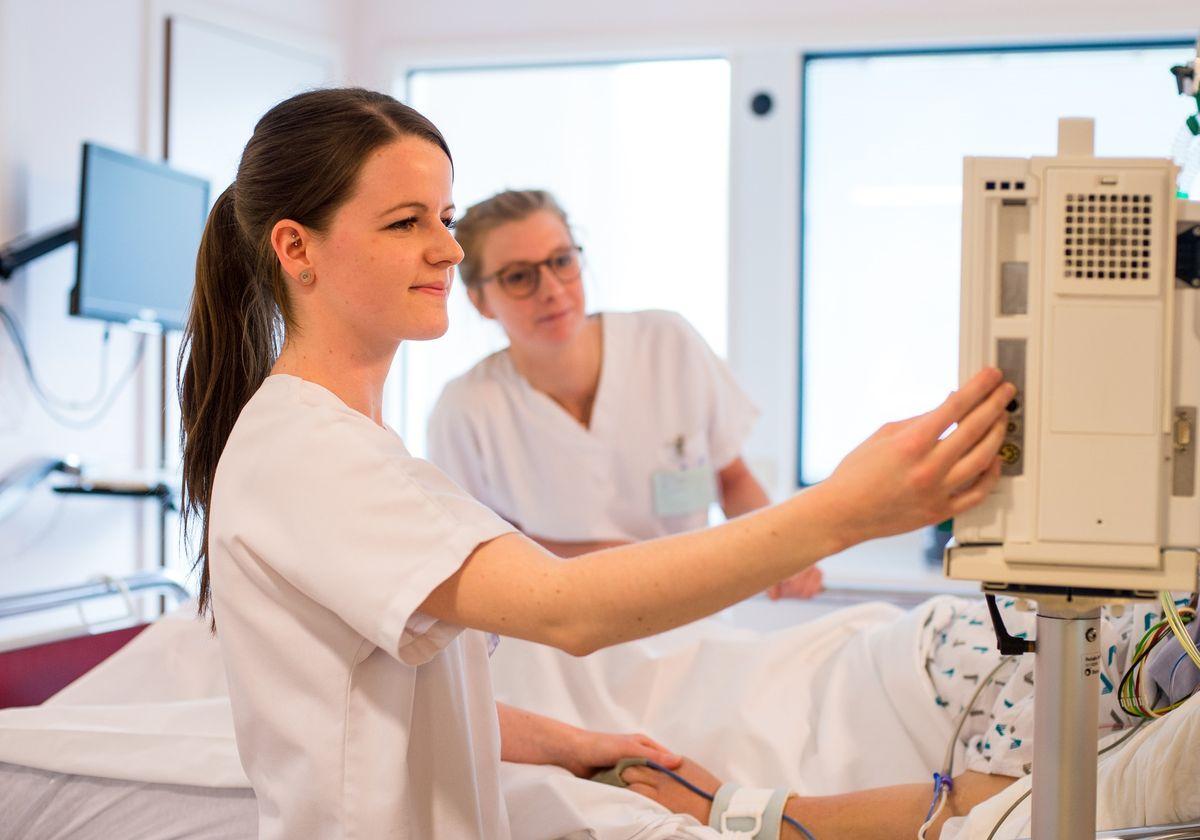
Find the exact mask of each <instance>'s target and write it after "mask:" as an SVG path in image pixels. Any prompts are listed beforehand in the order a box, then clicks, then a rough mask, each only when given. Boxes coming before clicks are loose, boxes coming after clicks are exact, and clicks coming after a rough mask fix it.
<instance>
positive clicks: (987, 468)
mask: <svg viewBox="0 0 1200 840" xmlns="http://www.w3.org/2000/svg"><path fill="white" fill-rule="evenodd" d="M1013 393H1014V389H1013V388H1012V386H1011V385H1008V384H1001V381H1000V373H999V371H996V370H994V369H988V370H985V371H982V372H981V373H979V374H977V375H976V376H975V377H974V378H973V379H972V380H971V381H970V382H968V383H967V384H966V385H965V386H963V388H962V389H961V390H959V391H956V392H955V393H953V394H951V395H950V397H949V398H948V399H947V400H946V401H945V402H944V403H943V404H942V405H941V406H939V407H938V408H936V409H935V410H933V411H931V412H929V413H928V414H923V415H921V416H919V417H914V418H912V419H910V420H905V421H901V422H898V423H889V424H888V425H886V426H884V427H883V428H881V429H880V430H879V431H878V432H876V433H875V434H874V435H872V436H871V437H870V438H869V439H867V441H865V442H864V443H863V444H861V445H860V446H859V447H858V448H857V449H855V450H854V451H853V452H851V453H850V454H849V455H848V456H846V458H845V460H843V461H842V463H841V464H840V465H839V466H838V468H837V470H836V471H835V472H834V474H833V475H832V476H830V478H829V479H827V480H826V481H824V482H822V483H821V484H819V485H817V486H815V487H811V488H809V489H808V490H806V491H804V492H802V493H799V494H797V495H795V496H793V497H792V498H790V499H788V500H786V501H784V502H781V503H780V504H777V505H774V506H772V507H769V508H764V509H762V510H758V511H755V512H753V513H749V514H746V515H745V516H740V517H738V518H736V519H733V520H731V521H729V522H726V523H725V524H723V525H720V526H718V527H716V528H712V529H709V530H705V531H694V532H690V533H686V534H679V535H676V536H672V537H664V538H662V539H657V540H650V541H648V542H643V543H637V544H633V545H627V546H621V547H618V548H612V549H607V550H604V551H598V552H594V553H591V554H585V555H583V556H580V557H577V558H575V559H574V560H571V561H569V562H567V561H563V560H561V559H560V558H558V557H555V556H554V555H552V554H550V553H549V552H547V551H546V550H545V549H543V548H541V547H540V546H538V545H537V544H536V543H534V542H533V541H531V540H530V539H528V538H527V537H524V536H522V535H520V534H509V535H506V536H503V537H499V538H497V539H494V540H492V541H490V542H487V543H484V544H483V545H481V546H479V547H478V548H477V549H476V550H475V551H474V553H472V555H471V557H470V558H468V560H467V561H466V563H464V564H463V566H462V567H461V568H460V569H459V570H458V571H457V572H456V573H455V574H454V575H452V576H451V577H450V578H449V579H447V580H446V581H444V582H443V583H442V584H441V585H440V586H438V587H437V588H436V589H435V590H434V591H433V592H432V593H431V594H430V595H429V597H428V598H427V599H426V601H425V602H424V604H423V605H422V607H421V610H422V611H423V612H425V613H427V614H429V615H432V616H434V617H435V618H439V619H442V620H444V621H449V622H451V623H454V624H458V625H461V626H464V627H474V628H477V629H480V630H488V631H492V632H496V633H500V634H503V635H507V636H513V637H516V638H520V639H528V640H530V641H536V642H541V643H544V644H549V645H553V646H554V647H557V648H560V649H562V650H565V651H567V652H569V653H574V654H577V655H583V654H586V653H590V652H592V651H594V650H597V649H599V648H601V647H605V646H608V645H612V644H617V643H620V642H625V641H629V640H631V639H637V638H642V637H644V636H650V635H653V634H655V633H660V632H663V631H664V630H668V629H671V628H673V627H678V626H680V625H682V624H686V623H688V622H691V621H695V620H696V619H699V618H702V617H704V616H707V615H711V614H713V613H715V612H717V611H718V610H721V609H723V608H724V607H727V606H729V605H731V604H735V603H737V602H738V601H741V600H743V599H745V598H747V597H749V596H751V595H753V594H755V593H757V592H761V591H762V590H764V589H766V588H767V587H768V586H770V585H771V584H772V583H775V582H776V581H779V580H782V579H784V578H786V577H789V576H790V575H793V574H795V573H796V572H798V571H800V570H801V569H804V568H807V567H809V566H811V565H812V564H813V563H815V562H816V561H818V560H820V559H821V558H823V557H827V556H829V555H830V554H834V553H836V552H838V551H840V550H842V549H844V548H847V547H848V546H851V545H854V544H856V543H859V542H862V541H864V540H868V539H873V538H876V537H882V536H887V535H890V534H897V533H903V532H906V531H910V530H912V529H914V528H918V527H920V526H922V525H926V524H930V523H934V522H940V521H942V520H944V519H948V518H950V517H952V516H954V515H956V514H958V513H960V512H962V511H964V510H967V509H968V508H971V507H974V506H975V505H977V504H979V503H980V502H981V501H983V500H984V499H985V498H986V497H987V495H988V493H990V492H991V490H992V488H993V487H994V486H995V484H996V482H997V480H998V479H999V475H1000V472H999V459H998V457H997V455H996V453H997V451H998V450H999V447H1000V443H1001V441H1002V440H1003V435H1004V427H1003V424H1002V422H1001V418H1002V416H1003V414H1004V409H1005V406H1006V405H1007V404H1008V402H1009V401H1010V400H1011V399H1012V396H1013ZM951 429H952V431H950V430H951Z"/></svg>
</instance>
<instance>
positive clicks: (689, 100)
mask: <svg viewBox="0 0 1200 840" xmlns="http://www.w3.org/2000/svg"><path fill="white" fill-rule="evenodd" d="M405 82H406V83H407V95H406V96H405V95H404V90H403V88H404V84H405ZM397 88H398V91H399V94H400V95H401V97H402V98H403V99H405V101H407V102H408V103H409V104H411V105H412V106H413V107H415V108H416V109H417V110H419V111H421V112H422V113H424V114H425V115H426V116H428V117H429V118H430V119H432V120H433V122H434V123H435V124H436V125H437V126H438V127H439V128H440V129H441V130H442V132H443V133H444V135H445V136H446V140H447V142H448V143H449V145H450V149H451V151H452V152H453V155H454V165H455V186H454V198H455V203H456V204H457V206H458V208H459V213H460V214H461V213H462V212H464V211H465V210H466V208H467V207H469V206H470V205H471V204H473V203H475V202H477V201H480V200H482V199H484V198H487V197H488V196H490V195H492V194H494V193H496V192H498V191H500V190H503V189H506V188H514V189H523V188H544V189H548V190H550V191H551V192H553V193H554V194H555V195H556V196H557V198H558V199H559V201H560V202H561V203H562V205H563V207H564V208H565V209H566V211H567V213H568V215H569V216H570V218H571V223H572V226H573V227H574V229H575V233H576V236H577V237H578V239H579V241H580V242H581V244H583V246H584V248H585V259H586V266H585V275H584V282H585V284H586V286H585V290H586V293H587V300H588V308H589V310H592V311H595V310H633V309H653V308H663V309H673V310H676V311H679V312H681V313H682V314H683V315H684V316H685V317H686V318H687V319H688V320H689V321H691V322H692V324H694V325H695V326H696V328H697V329H698V330H699V331H700V333H701V334H702V335H703V336H704V337H705V338H706V339H707V340H708V342H709V343H710V344H711V345H712V347H713V349H714V350H715V351H716V352H717V353H720V354H724V353H725V349H726V286H727V275H728V270H727V269H728V217H729V213H728V204H729V200H728V168H729V67H728V62H726V61H724V60H718V59H704V60H678V61H641V62H625V63H605V64H587V65H565V66H546V67H525V68H492V69H466V70H422V71H416V72H413V73H411V74H409V76H408V77H407V79H406V80H399V81H398V84H397ZM449 308H450V329H449V331H448V332H447V334H446V335H445V336H444V337H442V338H440V339H438V340H436V341H430V342H420V343H416V342H414V343H410V344H407V345H405V346H404V348H403V351H402V354H401V357H400V362H399V364H400V366H401V368H402V370H401V371H400V375H399V377H398V379H399V380H400V382H401V383H402V387H399V388H393V389H391V393H390V400H389V404H388V406H387V411H388V414H389V416H390V417H391V418H392V422H394V423H395V422H398V425H399V427H400V429H401V432H402V434H403V436H404V439H405V442H406V444H407V445H408V447H409V449H410V450H412V451H413V453H414V454H418V455H420V454H423V453H424V450H425V424H426V421H427V418H428V416H429V412H430V410H431V409H432V408H433V404H434V402H435V401H436V400H437V397H438V395H439V394H440V393H441V389H442V387H443V385H444V384H445V383H446V382H447V381H448V380H450V379H452V378H453V377H455V376H457V375H458V374H460V373H462V372H463V371H465V370H467V369H468V368H469V367H471V366H472V365H473V364H475V362H477V361H479V360H480V359H481V358H483V357H484V356H485V355H487V354H488V353H490V352H492V351H494V350H497V349H500V348H502V347H504V346H505V345H506V344H507V341H506V339H505V338H504V335H503V334H502V332H501V331H500V330H499V328H498V327H496V326H495V325H493V324H490V323H486V322H484V321H483V319H482V318H481V317H480V316H479V315H478V314H477V313H476V312H475V310H474V309H473V308H472V307H471V305H470V302H469V301H468V300H467V297H466V294H465V293H464V292H463V289H462V288H461V285H460V286H458V287H456V288H455V289H454V290H453V292H452V294H451V297H450V304H449Z"/></svg>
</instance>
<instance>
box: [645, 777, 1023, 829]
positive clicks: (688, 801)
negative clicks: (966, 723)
mask: <svg viewBox="0 0 1200 840" xmlns="http://www.w3.org/2000/svg"><path fill="white" fill-rule="evenodd" d="M676 772H677V773H679V774H680V775H682V776H683V777H684V778H686V779H687V780H688V781H690V782H691V783H692V784H694V785H696V786H697V787H699V788H700V789H702V790H706V791H708V792H709V793H715V792H716V790H717V788H719V787H720V786H721V782H720V780H718V779H717V778H716V777H715V776H713V775H712V773H709V772H708V771H707V770H705V769H704V768H703V767H701V766H700V765H698V764H696V763H695V762H694V761H691V760H689V759H685V760H684V761H683V764H682V765H681V766H680V767H679V768H678V769H677V770H676ZM621 777H622V778H623V779H624V780H625V781H626V782H628V783H629V788H630V790H633V791H635V792H637V793H640V794H642V795H643V796H647V797H649V798H650V799H653V800H654V801H655V802H657V803H659V804H660V805H662V806H663V807H665V808H667V809H668V810H670V811H673V812H675V813H679V814H690V815H692V816H693V817H695V818H696V819H697V820H699V821H700V822H702V823H704V824H707V823H708V815H709V807H710V803H709V802H708V801H707V800H706V799H704V798H702V797H700V796H698V795H697V794H695V793H692V792H691V791H689V790H688V789H687V788H685V787H683V785H681V784H679V783H678V782H676V781H675V780H673V779H671V778H670V777H668V776H666V775H664V774H662V773H659V772H658V771H656V770H651V769H650V768H648V767H630V768H629V769H627V770H626V771H625V772H624V773H623V774H622V776H621ZM1015 781H1016V779H1014V778H1013V777H1011V776H991V775H988V774H986V773H975V772H971V771H967V772H966V773H963V774H961V775H959V776H956V777H955V779H954V788H953V791H952V792H951V794H950V801H949V802H948V803H947V805H946V807H945V809H944V810H943V811H942V814H941V816H940V817H939V818H938V820H937V822H936V823H934V825H933V827H932V828H931V829H930V831H929V832H927V834H926V836H927V837H929V838H934V840H936V838H938V837H940V836H941V831H942V824H943V823H945V821H946V820H948V819H949V818H950V817H955V816H965V815H966V813H967V812H968V811H970V810H971V809H972V808H974V807H975V806H976V805H978V804H979V803H981V802H983V801H984V800H986V799H990V798H991V797H993V796H995V795H996V794H997V793H999V792H1000V791H1002V790H1003V789H1004V788H1006V787H1008V786H1009V785H1010V784H1012V783H1013V782H1015ZM932 797H933V785H932V783H930V784H920V785H895V786H893V787H882V788H872V789H869V790H860V791H855V792H853V793H843V794H838V795H836V796H793V797H791V798H790V799H789V800H788V801H787V807H786V809H785V812H786V813H787V815H788V816H789V817H791V818H793V819H794V820H796V821H797V822H799V823H800V824H801V825H803V826H805V827H806V828H807V829H808V830H809V831H811V832H812V834H813V836H814V837H816V838H818V840H826V838H837V840H859V839H860V838H861V839H862V840H891V838H895V840H911V838H913V837H915V836H916V833H917V829H919V828H920V827H921V824H922V823H923V822H925V814H926V813H927V812H928V811H929V803H930V801H931V799H932ZM780 837H781V838H783V839H784V840H791V838H799V837H800V834H799V832H797V831H796V830H795V829H794V828H792V827H790V826H789V825H787V824H786V823H784V825H783V831H782V833H781V834H780Z"/></svg>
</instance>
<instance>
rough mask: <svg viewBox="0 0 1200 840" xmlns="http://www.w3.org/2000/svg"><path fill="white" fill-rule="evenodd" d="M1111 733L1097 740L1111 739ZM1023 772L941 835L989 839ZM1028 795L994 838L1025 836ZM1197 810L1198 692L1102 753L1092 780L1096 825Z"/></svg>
mask: <svg viewBox="0 0 1200 840" xmlns="http://www.w3.org/2000/svg"><path fill="white" fill-rule="evenodd" d="M1122 734H1127V733H1114V734H1113V735H1109V736H1108V737H1106V738H1105V739H1104V740H1103V741H1101V746H1105V745H1108V744H1111V743H1113V742H1114V741H1117V740H1119V739H1120V738H1121V735H1122ZM1031 781H1032V780H1031V777H1029V776H1026V777H1025V778H1024V779H1021V780H1020V781H1019V782H1017V783H1016V784H1014V785H1012V786H1011V787H1009V788H1008V789H1007V790H1004V791H1002V792H1001V793H999V794H997V795H996V796H994V797H992V798H991V799H989V800H987V801H986V802H983V803H981V804H980V805H978V806H976V807H975V808H974V809H973V810H972V811H971V813H970V814H969V815H968V817H967V818H966V819H955V820H952V821H951V823H952V824H951V823H948V824H947V827H946V828H947V830H945V831H943V832H942V837H943V840H987V837H988V835H990V834H991V833H992V829H993V827H994V826H995V825H996V823H997V822H998V821H999V820H1000V818H1001V817H1002V816H1003V815H1004V812H1005V811H1007V810H1008V808H1009V806H1010V805H1012V804H1013V802H1015V801H1016V800H1017V799H1019V798H1020V797H1021V796H1022V795H1023V794H1025V793H1026V792H1027V791H1028V790H1029V786H1030V784H1031ZM1030 807H1031V806H1030V800H1029V799H1028V798H1026V799H1025V801H1024V802H1022V803H1021V804H1020V805H1019V806H1017V808H1016V810H1014V811H1013V813H1012V814H1010V815H1009V816H1008V818H1007V819H1005V821H1004V823H1003V825H1002V826H1001V827H1000V830H999V831H997V832H996V840H1012V838H1016V837H1028V836H1029V833H1030ZM1198 816H1200V696H1193V697H1192V698H1191V699H1190V700H1188V701H1187V702H1186V703H1184V704H1183V705H1182V706H1180V707H1179V708H1178V709H1176V710H1175V711H1174V712H1171V714H1169V715H1167V717H1165V718H1163V719H1161V720H1158V721H1155V722H1154V723H1150V724H1145V725H1143V726H1142V728H1141V730H1139V731H1138V732H1137V734H1135V735H1134V736H1133V737H1131V738H1130V739H1129V741H1127V742H1126V743H1124V744H1122V745H1121V746H1120V747H1118V748H1117V749H1116V750H1115V751H1113V752H1111V753H1108V754H1106V755H1104V756H1102V757H1101V759H1100V768H1099V773H1098V777H1097V782H1096V827H1097V829H1098V830H1100V831H1111V830H1115V829H1120V828H1129V827H1132V826H1143V825H1172V824H1175V823H1181V822H1189V821H1191V820H1194V819H1196V818H1197V817H1198Z"/></svg>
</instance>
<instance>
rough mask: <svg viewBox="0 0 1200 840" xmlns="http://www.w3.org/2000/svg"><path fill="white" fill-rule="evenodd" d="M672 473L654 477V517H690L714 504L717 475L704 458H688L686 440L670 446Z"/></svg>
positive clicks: (680, 437) (660, 472)
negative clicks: (672, 462)
mask: <svg viewBox="0 0 1200 840" xmlns="http://www.w3.org/2000/svg"><path fill="white" fill-rule="evenodd" d="M668 445H669V446H670V447H671V450H672V454H673V460H674V461H675V463H676V468H675V469H665V470H658V471H657V472H655V473H654V476H653V478H654V513H655V514H656V515H658V516H660V517H668V516H689V515H691V514H694V513H699V512H701V511H705V510H708V506H709V505H711V504H712V503H713V502H715V501H716V500H717V481H716V474H715V473H714V472H713V468H712V464H710V463H708V459H707V458H706V457H703V456H700V457H691V458H689V457H688V453H687V438H685V437H684V436H683V435H679V436H678V437H676V438H675V439H674V440H672V441H671V442H670V443H669V444H668Z"/></svg>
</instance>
